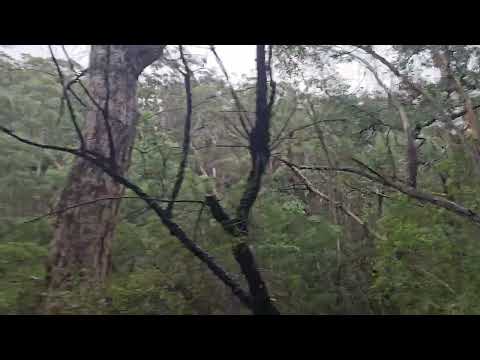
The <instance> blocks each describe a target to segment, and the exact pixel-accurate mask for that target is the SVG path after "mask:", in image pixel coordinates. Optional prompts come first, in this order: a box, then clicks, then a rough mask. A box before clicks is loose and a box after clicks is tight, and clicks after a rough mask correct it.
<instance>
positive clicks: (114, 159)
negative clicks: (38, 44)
mask: <svg viewBox="0 0 480 360" xmlns="http://www.w3.org/2000/svg"><path fill="white" fill-rule="evenodd" d="M163 48H164V46H160V45H148V46H147V45H145V46H142V45H94V46H92V49H91V54H90V65H89V68H88V75H89V81H88V87H85V90H86V91H87V93H88V98H89V100H90V102H89V110H88V113H87V116H86V124H85V129H84V130H83V131H79V140H80V144H79V147H80V149H81V150H82V151H85V152H89V151H94V152H96V153H97V154H101V155H102V156H103V157H105V158H106V159H108V160H109V163H110V164H111V166H112V168H114V169H116V171H118V173H119V174H121V175H125V174H126V172H127V170H128V167H129V165H130V157H131V152H132V146H133V141H134V139H135V127H136V122H137V118H138V110H137V98H136V91H137V80H138V76H139V75H140V74H141V72H142V71H143V69H144V68H145V67H146V66H148V65H150V64H151V63H152V62H154V61H155V60H157V59H159V57H160V56H161V55H162V51H163ZM59 71H60V75H61V70H59ZM60 80H61V81H62V82H63V84H62V86H63V87H66V82H65V79H63V78H62V76H61V77H60ZM79 81H80V80H79ZM64 96H65V97H66V101H69V94H68V92H67V91H65V93H64ZM74 121H75V120H74ZM123 193H124V187H123V186H122V185H121V184H118V183H117V182H115V181H114V180H112V179H111V178H110V177H109V176H108V175H106V174H105V173H104V172H103V171H102V170H101V169H99V168H98V167H96V166H95V165H93V164H92V163H91V162H89V161H87V160H85V159H82V158H77V160H76V161H75V163H74V165H73V168H72V170H71V171H70V174H69V177H68V180H67V184H66V186H65V188H64V190H63V192H62V194H61V197H60V202H59V205H58V207H59V208H67V207H69V206H71V205H73V204H78V203H82V202H87V201H91V200H93V199H97V198H102V197H111V198H118V197H121V196H122V194H123ZM119 205H120V200H111V201H106V202H101V203H94V204H91V205H89V206H84V207H79V208H74V209H71V210H68V211H65V212H61V213H60V214H58V218H57V222H56V225H55V235H54V239H53V242H52V249H51V253H50V257H49V261H48V267H47V273H48V274H47V282H48V288H49V289H50V290H57V289H64V288H68V287H70V286H72V281H73V280H74V279H75V278H77V279H78V281H80V283H82V284H83V283H92V284H95V285H102V284H103V283H104V281H105V280H106V278H107V276H108V274H109V273H110V270H111V248H112V240H113V236H114V233H115V227H116V223H117V213H118V208H119Z"/></svg>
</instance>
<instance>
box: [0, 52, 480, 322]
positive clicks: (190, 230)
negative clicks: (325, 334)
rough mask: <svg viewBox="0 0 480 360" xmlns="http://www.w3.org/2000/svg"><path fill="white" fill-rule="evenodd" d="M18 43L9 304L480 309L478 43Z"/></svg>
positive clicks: (2, 304) (6, 121)
mask: <svg viewBox="0 0 480 360" xmlns="http://www.w3.org/2000/svg"><path fill="white" fill-rule="evenodd" d="M10 47H11V46H5V47H3V46H0V169H2V171H0V184H1V186H0V188H1V190H0V314H11V315H17V314H18V315H20V314H23V315H25V314H28V315H40V314H48V315H69V314H75V315H465V314H480V301H478V300H477V299H478V298H477V297H478V296H480V243H479V242H480V236H479V235H478V234H479V230H480V195H479V191H480V185H479V180H480V122H479V118H478V109H479V108H480V91H479V90H480V46H477V45H255V46H252V48H254V52H255V58H254V59H252V60H251V61H252V63H251V68H252V69H254V73H253V74H254V75H253V76H247V75H245V76H242V77H241V78H240V79H239V80H238V79H236V78H235V79H234V77H233V75H232V72H233V70H232V69H231V67H229V66H227V64H226V62H225V61H224V59H223V56H222V53H221V52H220V51H218V48H219V46H218V45H198V46H194V45H91V46H89V47H88V52H89V55H88V64H87V65H85V64H82V63H80V62H79V61H78V59H76V58H75V57H74V56H72V55H71V54H70V53H69V49H68V48H67V47H66V46H62V45H48V46H47V45H45V49H47V50H48V56H37V55H35V54H21V55H19V56H18V55H15V56H14V55H12V54H11V52H9V48H10ZM200 50H201V51H200ZM206 56H208V59H209V61H210V62H211V63H213V64H214V66H210V65H208V66H207V65H206V64H207V60H206ZM348 69H356V73H355V75H354V77H356V79H355V81H356V83H355V84H354V83H352V80H351V77H350V78H349V77H348V76H347V73H352V71H350V72H349V70H348ZM357 75H358V76H357Z"/></svg>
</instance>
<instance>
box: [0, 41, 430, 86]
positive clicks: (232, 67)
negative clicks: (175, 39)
mask: <svg viewBox="0 0 480 360" xmlns="http://www.w3.org/2000/svg"><path fill="white" fill-rule="evenodd" d="M65 47H66V49H67V52H68V53H69V55H70V56H71V57H72V58H73V59H75V60H76V61H77V62H79V63H80V64H81V65H82V66H84V67H87V66H88V57H89V49H90V47H89V46H88V45H66V46H65ZM187 47H188V48H189V51H190V52H191V53H194V54H199V55H205V56H206V58H207V67H211V68H215V69H218V66H217V64H216V61H215V58H214V57H213V55H212V54H211V53H210V51H209V50H208V46H206V45H192V46H187ZM53 48H54V51H55V55H57V56H58V57H59V58H63V57H64V56H63V52H62V49H61V47H60V46H54V47H53ZM216 49H217V52H218V54H219V56H220V57H221V59H222V61H223V62H224V64H225V67H226V68H227V71H228V73H229V75H230V76H231V78H232V80H233V81H234V82H237V81H239V80H240V79H241V78H242V76H254V75H255V45H216ZM2 50H3V51H5V52H7V53H8V54H9V55H11V56H13V57H16V58H19V57H20V56H21V54H22V53H28V54H31V55H33V56H40V57H49V56H50V53H49V50H48V45H9V46H2ZM377 51H380V53H382V55H384V56H385V55H388V46H378V47H377ZM379 70H380V75H381V77H382V78H383V81H384V82H385V83H387V84H391V83H392V82H393V81H395V77H394V76H392V74H391V73H390V72H389V71H386V69H381V68H380V69H379ZM337 71H338V72H339V73H340V75H341V77H342V78H344V79H345V80H346V81H347V82H348V83H349V84H350V86H351V88H350V89H351V91H352V92H353V91H355V90H358V89H360V88H364V89H365V90H369V91H371V90H374V89H378V87H377V85H376V81H375V80H374V78H373V76H372V75H371V74H370V73H369V72H368V71H367V70H366V69H365V67H363V66H362V65H360V64H358V63H357V62H352V63H348V64H341V65H339V66H337ZM426 76H427V78H431V77H432V76H434V74H432V73H431V72H430V73H427V74H426Z"/></svg>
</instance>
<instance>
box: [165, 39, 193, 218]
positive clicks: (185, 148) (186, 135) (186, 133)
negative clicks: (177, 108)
mask: <svg viewBox="0 0 480 360" xmlns="http://www.w3.org/2000/svg"><path fill="white" fill-rule="evenodd" d="M179 49H180V57H181V58H182V62H183V66H184V67H185V73H183V77H184V82H185V93H186V98H187V114H186V115H185V125H184V129H183V145H182V160H181V161H180V165H179V168H178V172H177V177H176V180H175V184H174V186H173V190H172V195H171V200H175V199H176V198H177V196H178V193H179V192H180V189H181V187H182V183H183V179H184V177H185V168H186V167H187V162H188V153H189V151H190V131H191V127H192V85H191V83H190V81H191V71H190V68H189V66H188V63H187V60H186V59H185V54H184V52H183V46H181V45H180V46H179ZM173 205H174V203H173V202H171V203H170V204H168V206H167V209H166V210H165V211H166V214H167V216H168V217H172V211H173Z"/></svg>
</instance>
